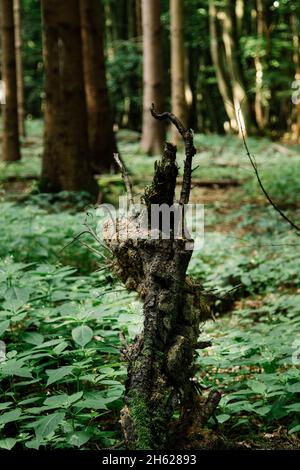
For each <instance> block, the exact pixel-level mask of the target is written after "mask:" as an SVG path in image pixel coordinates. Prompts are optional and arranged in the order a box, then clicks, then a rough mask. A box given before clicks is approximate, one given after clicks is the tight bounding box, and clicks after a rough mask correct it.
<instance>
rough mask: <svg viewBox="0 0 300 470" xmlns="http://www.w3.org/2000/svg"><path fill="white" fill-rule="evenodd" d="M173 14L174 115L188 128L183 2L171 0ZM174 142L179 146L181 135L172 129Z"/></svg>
mask: <svg viewBox="0 0 300 470" xmlns="http://www.w3.org/2000/svg"><path fill="white" fill-rule="evenodd" d="M170 13H171V80H172V87H171V88H172V113H173V114H175V115H176V116H178V118H179V119H180V120H181V121H182V122H183V124H184V126H187V115H188V110H187V103H186V98H185V85H186V80H185V48H184V35H183V26H184V25H183V18H184V16H183V15H184V12H183V0H170ZM172 140H173V143H174V144H178V142H179V140H180V135H179V133H178V131H177V129H176V128H172Z"/></svg>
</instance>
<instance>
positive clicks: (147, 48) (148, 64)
mask: <svg viewBox="0 0 300 470" xmlns="http://www.w3.org/2000/svg"><path fill="white" fill-rule="evenodd" d="M160 13H161V8H160V0H151V2H150V1H149V0H142V18H143V51H144V54H143V55H144V71H143V75H144V103H143V130H142V140H141V148H142V150H143V151H144V152H146V153H147V154H148V155H153V154H158V153H160V152H161V151H162V148H163V143H164V139H165V132H166V131H165V126H164V125H162V124H161V123H159V122H158V121H156V120H154V119H153V118H152V116H151V114H150V108H151V104H152V103H154V104H155V107H156V109H157V110H158V111H159V112H161V111H162V110H163V106H164V70H163V53H162V52H163V51H162V48H163V43H162V35H161V22H160Z"/></svg>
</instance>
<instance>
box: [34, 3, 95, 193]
mask: <svg viewBox="0 0 300 470" xmlns="http://www.w3.org/2000/svg"><path fill="white" fill-rule="evenodd" d="M42 12H43V22H44V61H45V91H46V101H45V151H44V156H43V166H42V177H41V189H42V190H45V191H50V192H56V191H83V190H86V191H89V192H91V193H96V191H97V188H96V183H95V181H94V179H93V177H92V172H91V166H90V159H89V142H88V131H87V111H86V102H85V92H84V80H83V60H82V42H81V28H80V15H79V2H78V0H68V1H67V2H61V1H59V0H42Z"/></svg>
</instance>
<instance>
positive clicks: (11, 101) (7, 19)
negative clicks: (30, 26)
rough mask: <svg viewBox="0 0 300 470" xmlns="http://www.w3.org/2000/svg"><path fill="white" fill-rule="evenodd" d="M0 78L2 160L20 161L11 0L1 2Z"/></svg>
mask: <svg viewBox="0 0 300 470" xmlns="http://www.w3.org/2000/svg"><path fill="white" fill-rule="evenodd" d="M1 14H2V18H1V33H2V35H1V37H2V76H3V81H4V86H5V105H4V112H3V149H2V158H3V160H4V161H6V162H14V161H17V160H20V158H21V153H20V141H19V124H18V99H17V73H16V56H15V53H16V48H15V28H14V11H13V3H12V1H11V0H1Z"/></svg>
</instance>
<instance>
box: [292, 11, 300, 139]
mask: <svg viewBox="0 0 300 470" xmlns="http://www.w3.org/2000/svg"><path fill="white" fill-rule="evenodd" d="M291 26H292V32H293V46H294V54H293V62H294V65H295V80H296V82H297V83H298V89H299V88H300V28H299V18H297V16H296V15H295V14H292V16H291ZM298 95H299V93H298ZM295 107H296V113H295V114H296V116H295V132H294V134H295V138H296V141H297V142H299V143H300V99H299V96H298V103H296V104H295Z"/></svg>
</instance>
